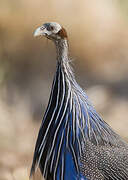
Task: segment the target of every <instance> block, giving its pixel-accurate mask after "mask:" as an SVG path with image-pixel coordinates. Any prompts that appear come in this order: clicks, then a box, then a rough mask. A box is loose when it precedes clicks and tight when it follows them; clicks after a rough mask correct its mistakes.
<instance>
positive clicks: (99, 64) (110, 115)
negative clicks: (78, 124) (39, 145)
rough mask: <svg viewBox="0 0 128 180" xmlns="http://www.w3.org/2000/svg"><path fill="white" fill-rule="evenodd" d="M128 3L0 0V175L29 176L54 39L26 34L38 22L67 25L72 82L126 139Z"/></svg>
mask: <svg viewBox="0 0 128 180" xmlns="http://www.w3.org/2000/svg"><path fill="white" fill-rule="evenodd" d="M127 10H128V2H127V0H98V1H96V0H81V1H77V0H64V1H60V0H54V1H53V0H47V1H46V0H36V1H34V0H27V1H26V0H19V1H16V0H11V1H10V0H1V2H0V179H1V180H16V179H18V180H25V179H28V174H29V170H30V166H31V162H32V155H33V151H34V145H35V141H36V137H37V133H38V129H39V126H40V123H41V119H42V116H43V113H44V111H45V108H46V105H47V101H48V98H49V93H50V87H51V83H52V79H53V78H52V77H53V74H54V72H55V67H56V56H55V48H54V46H53V44H52V43H51V42H49V41H47V40H46V39H43V38H42V39H35V38H33V32H34V30H35V29H36V28H37V27H38V26H40V25H41V24H43V23H44V22H48V21H56V22H59V23H61V24H62V25H63V26H64V27H65V28H66V29H67V31H68V36H69V42H70V55H71V57H73V64H74V69H75V72H76V77H77V80H78V82H79V83H80V84H81V85H82V87H83V88H84V89H85V90H86V91H87V93H88V95H89V97H90V99H91V100H92V102H93V104H94V105H95V107H96V109H97V111H98V112H99V113H100V114H101V115H102V116H103V117H104V119H105V121H107V122H108V123H109V124H110V125H111V126H112V127H113V129H114V130H115V131H116V132H117V133H119V134H120V135H121V136H122V137H123V138H124V139H126V141H128V130H127V127H128V117H127V112H128V17H127V16H128V13H127V12H128V11H127Z"/></svg>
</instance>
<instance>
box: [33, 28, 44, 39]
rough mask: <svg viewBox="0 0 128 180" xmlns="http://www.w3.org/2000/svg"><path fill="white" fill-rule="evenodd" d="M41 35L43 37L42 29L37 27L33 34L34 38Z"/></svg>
mask: <svg viewBox="0 0 128 180" xmlns="http://www.w3.org/2000/svg"><path fill="white" fill-rule="evenodd" d="M41 35H44V32H43V28H42V27H38V28H37V29H36V30H35V32H34V37H37V36H41Z"/></svg>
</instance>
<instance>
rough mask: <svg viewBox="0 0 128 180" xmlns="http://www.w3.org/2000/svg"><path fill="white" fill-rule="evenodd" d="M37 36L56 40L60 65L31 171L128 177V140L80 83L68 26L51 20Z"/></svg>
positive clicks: (58, 179) (84, 179) (96, 179)
mask: <svg viewBox="0 0 128 180" xmlns="http://www.w3.org/2000/svg"><path fill="white" fill-rule="evenodd" d="M34 35H35V36H39V35H40V36H45V37H47V38H48V39H50V40H52V41H53V42H54V43H55V46H56V51H57V67H56V73H55V76H54V80H53V85H52V90H51V95H50V99H49V103H48V106H47V109H46V112H45V114H44V118H43V121H42V124H41V127H40V130H39V134H38V138H37V142H36V146H35V152H34V158H33V163H32V168H31V173H30V176H32V175H33V174H34V173H35V170H36V168H37V167H39V168H40V170H41V173H42V176H43V177H44V179H45V180H128V144H127V143H126V142H124V141H123V140H122V139H121V137H120V136H119V135H117V134H116V133H115V132H114V131H113V130H112V128H111V127H110V126H109V125H108V124H107V123H106V122H105V121H104V120H103V119H102V118H101V117H100V116H99V115H98V113H97V112H96V110H95V109H94V108H93V106H92V105H91V103H90V101H89V99H88V97H87V95H86V93H85V92H84V91H83V90H82V88H81V87H80V86H79V85H78V84H77V82H76V80H75V77H74V74H73V72H72V68H71V66H70V59H69V55H68V39H67V33H66V31H65V29H64V28H63V27H62V26H60V25H59V24H58V23H55V22H50V23H45V24H43V25H42V26H41V27H39V28H38V29H37V30H36V31H35V33H34Z"/></svg>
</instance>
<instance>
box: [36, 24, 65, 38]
mask: <svg viewBox="0 0 128 180" xmlns="http://www.w3.org/2000/svg"><path fill="white" fill-rule="evenodd" d="M34 36H45V37H47V38H48V39H51V40H53V41H59V40H61V39H65V38H67V33H66V30H65V29H64V28H63V27H62V26H61V25H60V24H58V23H56V22H49V23H45V24H43V25H42V26H40V27H38V28H37V29H36V30H35V32H34Z"/></svg>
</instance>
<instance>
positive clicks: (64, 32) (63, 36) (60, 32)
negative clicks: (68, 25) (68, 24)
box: [58, 27, 68, 39]
mask: <svg viewBox="0 0 128 180" xmlns="http://www.w3.org/2000/svg"><path fill="white" fill-rule="evenodd" d="M58 35H59V36H60V37H61V38H62V39H64V38H67V37H68V36H67V32H66V30H65V29H64V28H63V27H62V29H61V30H60V31H59V32H58Z"/></svg>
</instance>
